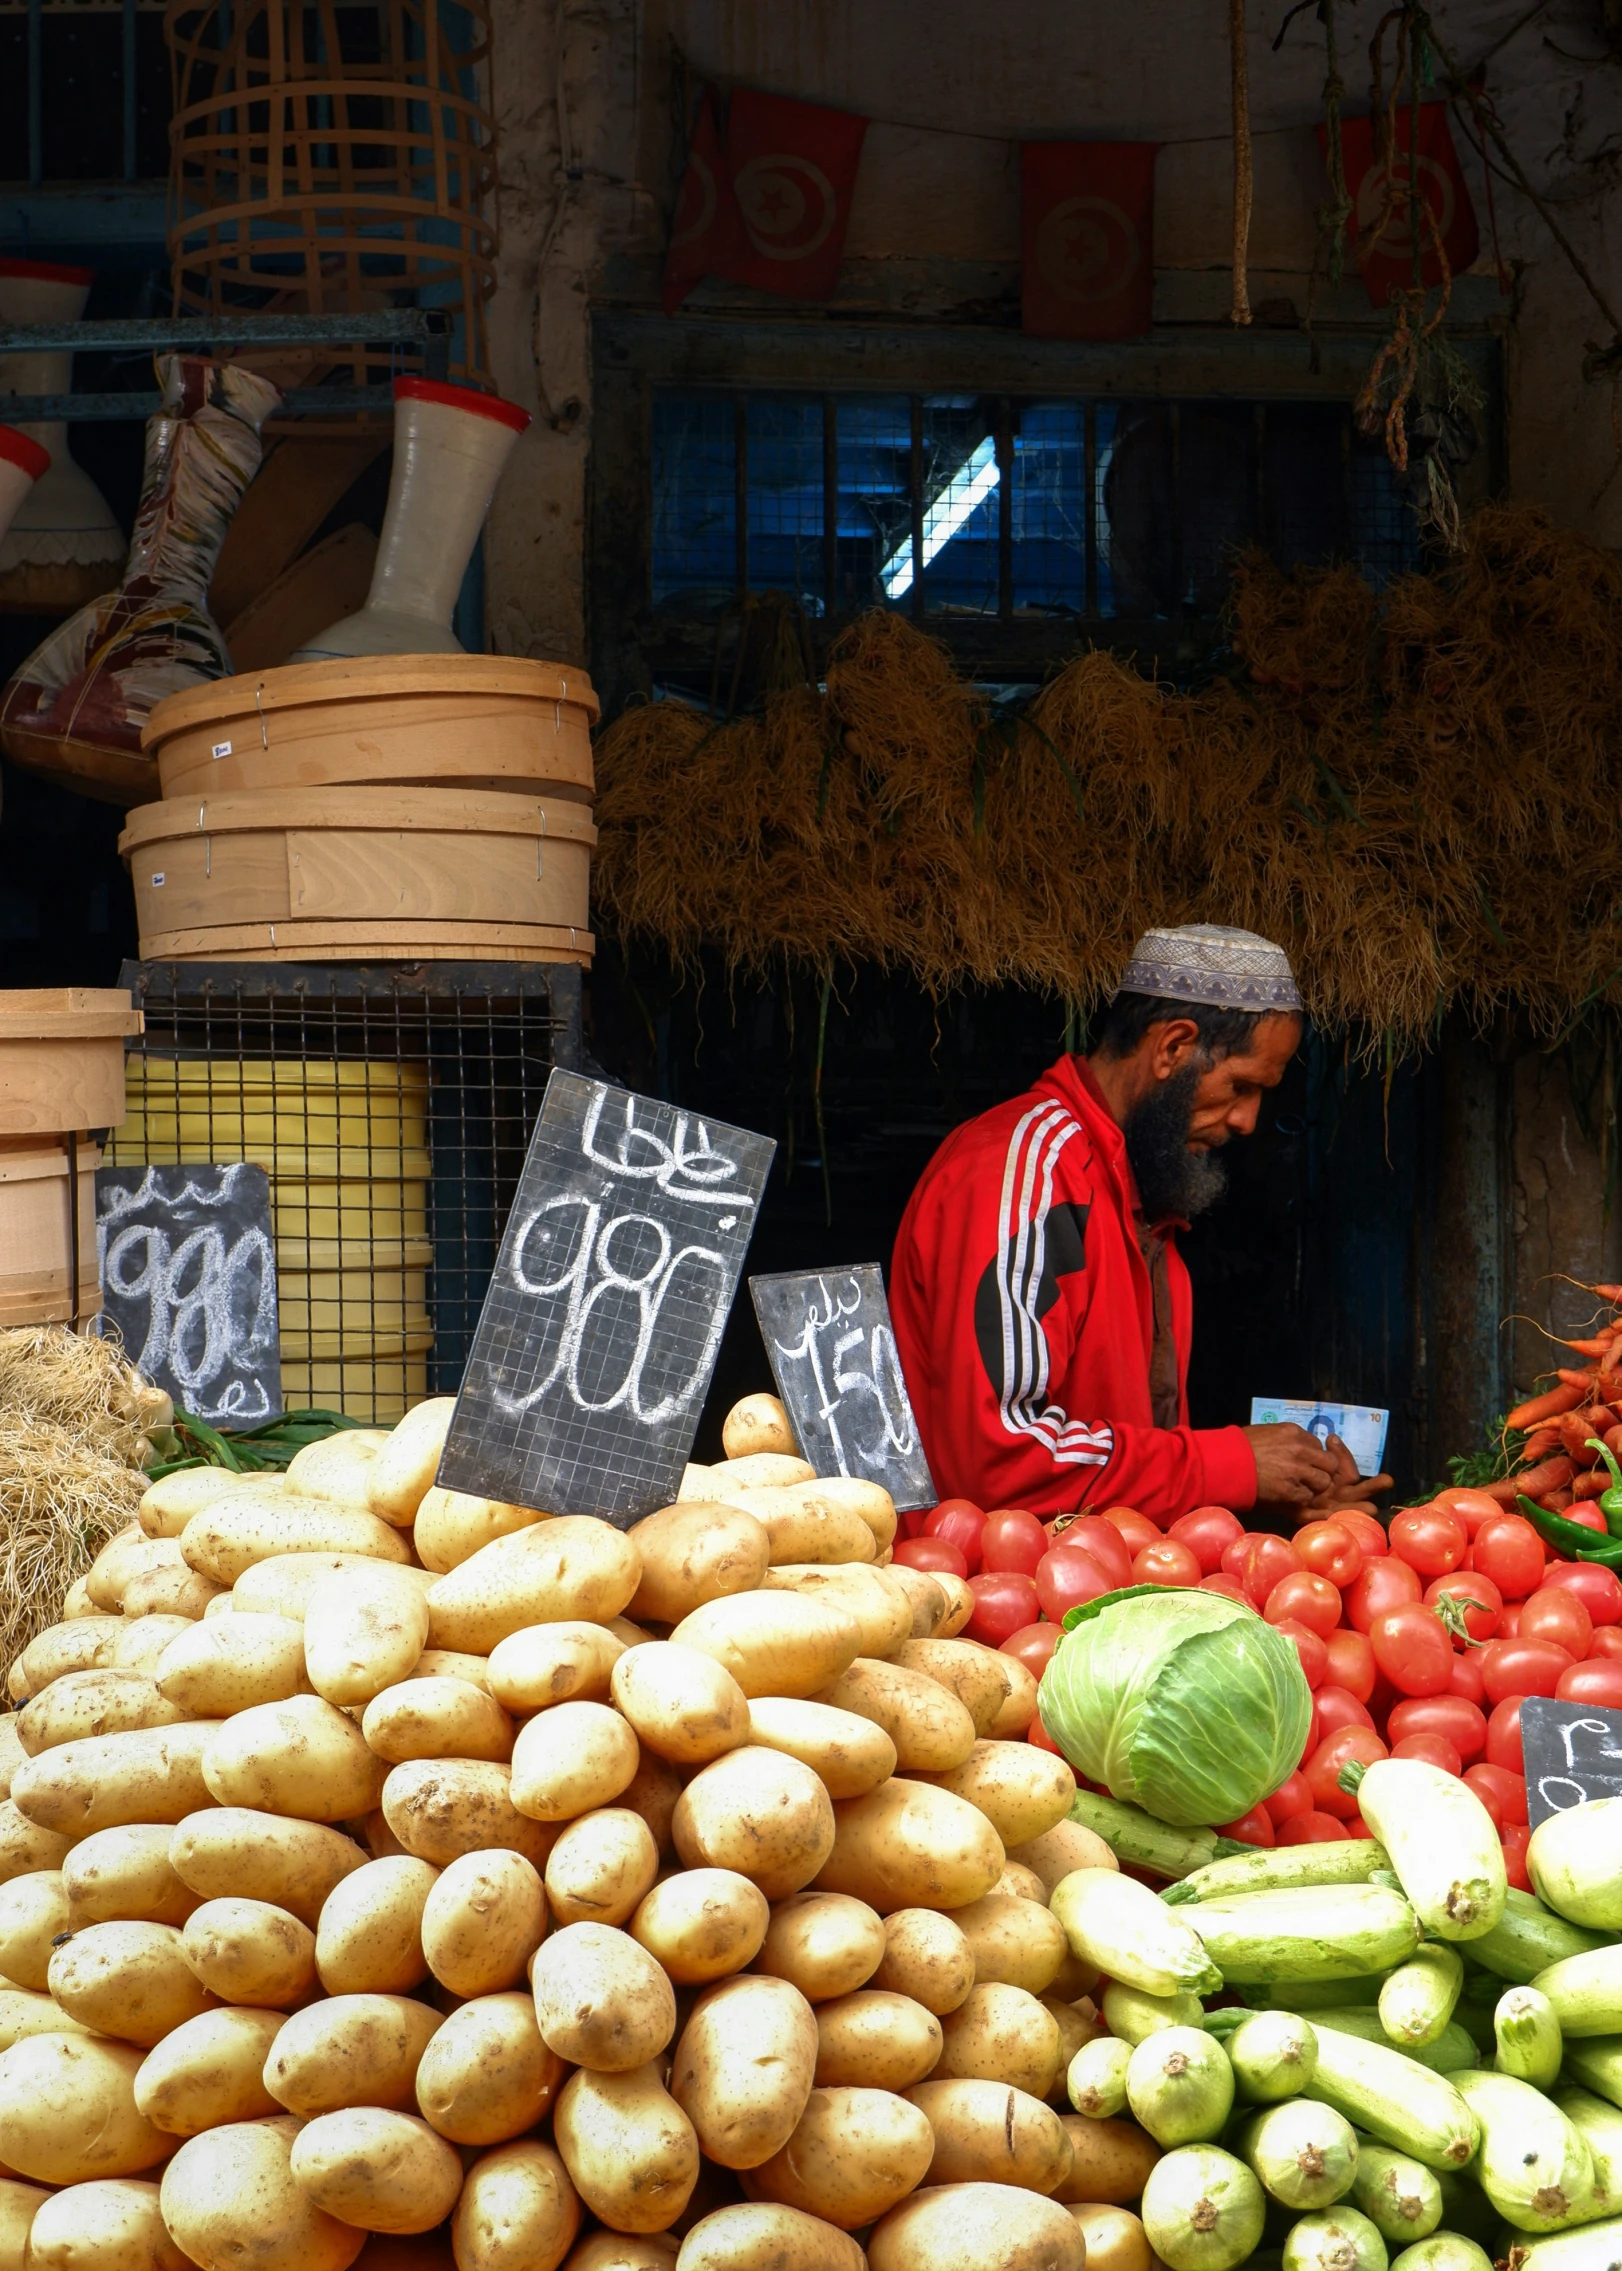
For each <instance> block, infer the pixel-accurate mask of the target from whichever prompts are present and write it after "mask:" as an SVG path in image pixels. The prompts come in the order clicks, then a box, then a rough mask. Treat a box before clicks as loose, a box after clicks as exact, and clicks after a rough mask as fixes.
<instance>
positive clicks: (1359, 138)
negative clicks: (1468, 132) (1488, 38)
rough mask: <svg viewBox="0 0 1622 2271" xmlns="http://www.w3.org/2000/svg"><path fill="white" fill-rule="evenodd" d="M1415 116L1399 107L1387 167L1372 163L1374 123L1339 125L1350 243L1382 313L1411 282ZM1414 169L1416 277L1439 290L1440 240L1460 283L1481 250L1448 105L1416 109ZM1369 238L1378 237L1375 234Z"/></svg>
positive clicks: (1353, 120)
mask: <svg viewBox="0 0 1622 2271" xmlns="http://www.w3.org/2000/svg"><path fill="white" fill-rule="evenodd" d="M1412 117H1413V112H1412V109H1411V108H1410V106H1409V105H1407V104H1406V103H1403V104H1399V105H1398V107H1397V122H1396V148H1395V151H1394V153H1393V158H1392V162H1391V164H1390V165H1389V166H1382V165H1378V164H1376V162H1375V157H1374V121H1373V120H1372V119H1371V118H1349V119H1346V120H1344V121H1343V122H1342V124H1341V130H1340V149H1341V162H1342V164H1343V165H1344V167H1345V169H1346V194H1347V195H1348V197H1350V199H1351V201H1352V214H1351V218H1350V219H1349V220H1348V221H1347V223H1346V236H1347V240H1348V243H1349V244H1350V245H1351V247H1352V249H1353V251H1354V253H1355V255H1356V258H1357V264H1358V267H1359V269H1360V270H1361V272H1362V276H1363V282H1364V284H1365V286H1366V287H1367V290H1368V295H1369V298H1370V299H1371V300H1372V301H1373V303H1374V305H1375V306H1376V307H1377V308H1383V307H1384V306H1385V304H1386V302H1387V300H1388V299H1389V298H1390V297H1391V294H1392V292H1393V291H1406V290H1408V289H1410V288H1411V286H1412V284H1413V281H1414V240H1413V225H1412V220H1411V217H1410V209H1409V198H1408V131H1409V126H1410V124H1411V121H1412ZM1318 147H1319V149H1320V150H1321V149H1323V148H1324V147H1325V137H1324V130H1323V128H1322V127H1321V126H1320V127H1319V128H1318ZM1416 170H1417V174H1418V182H1419V199H1420V205H1421V208H1422V209H1421V212H1420V216H1419V247H1420V253H1419V273H1420V279H1421V281H1422V282H1423V283H1424V284H1426V285H1434V284H1439V283H1440V282H1441V281H1442V263H1441V261H1440V260H1439V259H1438V258H1437V255H1436V240H1437V238H1438V237H1439V238H1440V239H1441V242H1442V248H1443V250H1444V251H1445V253H1446V254H1447V265H1448V268H1449V270H1450V271H1451V272H1452V274H1453V275H1455V276H1457V275H1458V274H1459V273H1460V271H1461V270H1463V269H1466V268H1468V267H1470V265H1471V264H1472V262H1473V261H1474V260H1475V257H1476V255H1477V253H1478V252H1479V251H1480V249H1481V238H1480V233H1479V231H1478V230H1477V227H1476V210H1475V207H1474V206H1473V205H1472V204H1471V202H1470V191H1469V189H1468V187H1467V185H1466V183H1465V179H1464V175H1463V173H1462V172H1461V171H1460V169H1459V154H1458V151H1457V150H1456V149H1455V148H1454V146H1453V135H1452V132H1451V130H1450V128H1449V126H1448V123H1447V105H1446V104H1445V103H1439V102H1435V103H1421V104H1420V106H1419V150H1418V162H1417V168H1416ZM1427 214H1428V215H1429V219H1428V220H1427V218H1426V216H1427ZM1382 215H1383V216H1384V219H1383V221H1382V218H1381V217H1382ZM1433 225H1434V233H1433ZM1371 231H1377V232H1378V233H1377V234H1371V233H1370V232H1371ZM1365 240H1366V241H1365Z"/></svg>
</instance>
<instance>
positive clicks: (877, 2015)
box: [816, 1987, 945, 2090]
mask: <svg viewBox="0 0 1622 2271" xmlns="http://www.w3.org/2000/svg"><path fill="white" fill-rule="evenodd" d="M816 2009H817V2086H818V2088H819V2089H837V2088H841V2087H846V2088H851V2089H865V2090H910V2089H911V2088H913V2086H914V2085H915V2084H916V2083H918V2082H922V2081H924V2080H926V2079H927V2078H928V2076H929V2075H930V2074H932V2073H933V2072H934V2070H935V2067H936V2065H937V2064H938V2063H939V2060H940V2054H941V2047H942V2044H943V2042H944V2040H945V2038H944V2036H943V2035H942V2033H941V2022H940V2020H939V2019H938V2018H937V2017H936V2016H935V2014H934V2012H933V2011H926V2010H925V2009H924V2006H923V2005H922V2003H915V2002H913V2000H912V1999H911V1997H910V1996H907V1995H897V1994H894V1993H892V1992H887V1991H886V1990H885V1989H883V1988H876V1987H868V1988H861V1989H858V1991H857V1992H856V1993H855V1994H852V1995H840V1996H836V1997H835V1998H834V1999H833V2001H831V2002H828V2003H819V2004H818V2005H817V2007H816Z"/></svg>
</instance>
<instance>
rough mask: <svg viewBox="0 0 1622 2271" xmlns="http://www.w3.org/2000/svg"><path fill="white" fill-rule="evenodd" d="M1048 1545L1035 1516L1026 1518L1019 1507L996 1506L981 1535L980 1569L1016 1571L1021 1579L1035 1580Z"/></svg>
mask: <svg viewBox="0 0 1622 2271" xmlns="http://www.w3.org/2000/svg"><path fill="white" fill-rule="evenodd" d="M1048 1544H1049V1539H1048V1534H1047V1532H1046V1530H1044V1529H1043V1527H1042V1525H1041V1523H1040V1522H1039V1521H1038V1520H1037V1519H1036V1516H1035V1515H1034V1514H1027V1513H1026V1512H1025V1509H1024V1508H1023V1507H1022V1506H999V1507H998V1508H997V1509H996V1510H995V1511H994V1512H993V1513H990V1514H988V1515H987V1516H986V1526H985V1528H984V1529H983V1530H982V1531H981V1533H980V1567H981V1568H982V1569H995V1570H1005V1569H1017V1570H1018V1571H1019V1573H1020V1575H1021V1576H1022V1577H1034V1576H1035V1575H1036V1565H1037V1563H1038V1562H1039V1561H1040V1560H1041V1558H1042V1556H1043V1555H1044V1554H1045V1553H1046V1552H1047V1550H1048Z"/></svg>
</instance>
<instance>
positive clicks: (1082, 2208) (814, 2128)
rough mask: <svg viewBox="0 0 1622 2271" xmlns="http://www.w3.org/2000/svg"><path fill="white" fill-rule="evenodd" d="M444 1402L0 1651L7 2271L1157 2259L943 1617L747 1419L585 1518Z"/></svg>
mask: <svg viewBox="0 0 1622 2271" xmlns="http://www.w3.org/2000/svg"><path fill="white" fill-rule="evenodd" d="M450 1408H451V1407H450V1404H449V1402H448V1400H443V1399H440V1400H436V1401H433V1402H430V1403H425V1404H422V1405H419V1406H418V1407H416V1409H414V1410H413V1411H411V1412H410V1413H408V1414H407V1416H406V1417H405V1419H403V1420H402V1421H401V1423H400V1424H399V1426H398V1427H396V1428H395V1429H394V1430H393V1432H392V1433H383V1432H381V1431H371V1430H356V1431H351V1432H347V1433H344V1434H340V1435H338V1436H335V1437H332V1438H330V1439H329V1440H327V1441H325V1442H322V1443H318V1444H315V1445H312V1446H310V1447H309V1448H307V1449H306V1450H304V1451H301V1452H300V1453H299V1454H298V1456H297V1458H296V1459H295V1460H294V1462H293V1464H292V1466H291V1467H290V1468H289V1470H288V1472H287V1474H286V1476H285V1477H277V1478H275V1479H273V1480H268V1481H267V1480H265V1479H263V1478H259V1477H253V1478H245V1477H240V1476H232V1475H228V1474H224V1473H222V1472H220V1471H219V1470H214V1469H209V1470H192V1471H187V1472H182V1473H178V1474H175V1475H172V1476H169V1477H167V1478H166V1479H164V1480H162V1481H160V1482H157V1483H155V1484H154V1485H153V1486H152V1487H151V1488H150V1489H149V1490H148V1492H147V1494H146V1497H145V1499H144V1500H143V1501H142V1504H141V1509H140V1519H139V1524H138V1526H136V1527H134V1528H132V1529H131V1530H130V1531H128V1532H127V1533H125V1534H124V1535H122V1536H120V1537H118V1538H116V1539H115V1540H114V1541H113V1542H112V1544H110V1545H109V1546H108V1547H107V1548H106V1550H105V1551H104V1552H103V1553H102V1555H101V1556H100V1558H99V1560H98V1561H97V1562H96V1563H95V1565H94V1567H93V1568H92V1569H91V1570H90V1572H89V1574H88V1575H87V1576H86V1577H85V1578H84V1579H83V1580H81V1581H80V1582H79V1583H78V1584H76V1585H75V1586H74V1587H73V1590H72V1592H71V1594H70V1595H69V1597H68V1600H67V1601H66V1603H65V1604H64V1614H63V1621H62V1622H61V1623H60V1624H57V1625H54V1626H52V1627H51V1628H50V1629H49V1630H48V1631H46V1632H44V1633H42V1634H40V1635H39V1637H38V1638H37V1639H35V1640H34V1641H33V1642H32V1643H31V1644H30V1645H29V1646H28V1648H27V1649H26V1650H25V1651H24V1653H23V1655H22V1656H21V1658H20V1659H19V1660H18V1662H17V1663H16V1664H15V1665H14V1666H13V1667H12V1668H11V1672H10V1693H11V1698H12V1701H13V1702H14V1704H15V1705H16V1706H17V1708H16V1710H15V1712H14V1714H13V1715H11V1716H8V1717H5V1718H3V1719H0V1790H5V1789H7V1788H8V1787H9V1795H8V1796H6V1798H5V1800H4V1802H3V1803H0V1975H3V1976H0V2271H89V2267H91V2266H94V2267H95V2271H184V2267H185V2266H186V2265H188V2264H192V2265H198V2266H201V2267H202V2271H342V2267H343V2266H345V2265H348V2264H351V2263H359V2264H361V2265H363V2266H364V2267H365V2271H448V2267H449V2266H451V2265H454V2266H456V2271H554V2267H556V2266H566V2267H567V2271H672V2267H674V2271H860V2267H861V2266H863V2265H864V2264H865V2265H868V2266H870V2267H871V2271H1082V2266H1083V2265H1084V2264H1085V2263H1086V2262H1087V2260H1088V2251H1089V2248H1090V2249H1091V2261H1092V2265H1093V2271H1149V2255H1148V2251H1147V2248H1146V2246H1145V2243H1144V2240H1143V2235H1142V2230H1141V2227H1140V2226H1139V2225H1138V2223H1137V2221H1136V2219H1135V2218H1134V2217H1132V2216H1131V2215H1129V2214H1127V2213H1126V2212H1125V2211H1124V2208H1123V2207H1122V2206H1120V2205H1118V2204H1119V2203H1123V2202H1125V2201H1127V2200H1130V2199H1133V2198H1135V2197H1136V2196H1137V2194H1138V2192H1139V2191H1140V2190H1141V2188H1142V2183H1143V2178H1144V2175H1145V2173H1146V2169H1147V2164H1148V2160H1152V2158H1153V2155H1154V2149H1153V2147H1151V2146H1149V2145H1148V2143H1147V2140H1146V2139H1143V2138H1142V2137H1141V2134H1140V2133H1138V2132H1136V2131H1133V2130H1132V2129H1131V2126H1130V2125H1129V2124H1126V2123H1100V2122H1096V2121H1085V2120H1082V2119H1080V2118H1079V2117H1076V2116H1073V2115H1069V2114H1067V2113H1065V2112H1064V2111H1063V2110H1062V2108H1063V2106H1064V2102H1065V2101H1064V2097H1063V2082H1064V2076H1065V2072H1066V2069H1067V2067H1068V2064H1069V2061H1070V2058H1071V2056H1072V2055H1073V2054H1074V2052H1075V2050H1076V2049H1077V2048H1078V2047H1079V2046H1080V2044H1081V2043H1082V2042H1084V2041H1086V2040H1088V2039H1090V2038H1091V2036H1092V2035H1093V2034H1094V2033H1095V2032H1096V2031H1098V2030H1097V2027H1096V2021H1095V2016H1094V2013H1093V2007H1092V2004H1091V2002H1090V2001H1089V2000H1088V1999H1087V1998H1088V1995H1089V1991H1090V1990H1091V1989H1092V1988H1094V1987H1095V1986H1096V1985H1097V1980H1096V1976H1095V1975H1094V1974H1093V1973H1091V1972H1089V1971H1087V1970H1086V1969H1085V1968H1084V1966H1083V1965H1082V1964H1081V1963H1080V1962H1079V1961H1078V1960H1077V1959H1076V1958H1075V1956H1073V1955H1072V1953H1071V1951H1070V1949H1069V1948H1068V1946H1067V1944H1066V1940H1065V1935H1064V1932H1063V1931H1062V1929H1061V1928H1060V1926H1059V1923H1058V1921H1057V1920H1056V1918H1055V1917H1054V1916H1053V1915H1052V1914H1051V1913H1050V1910H1049V1908H1048V1905H1047V1902H1048V1896H1049V1894H1050V1892H1051V1890H1052V1888H1053V1886H1054V1885H1055V1884H1056V1883H1057V1882H1058V1881H1059V1879H1060V1878H1061V1877H1063V1876H1064V1875H1065V1874H1067V1873H1068V1871H1070V1870H1071V1869H1073V1868H1077V1867H1099V1866H1102V1867H1112V1866H1113V1865H1114V1863H1113V1860H1112V1857H1111V1856H1110V1855H1109V1853H1108V1851H1107V1849H1106V1848H1105V1847H1103V1846H1102V1845H1101V1844H1100V1843H1099V1841H1098V1840H1097V1839H1096V1838H1094V1837H1093V1836H1092V1835H1091V1834H1090V1833H1089V1832H1088V1831H1087V1830H1085V1829H1083V1828H1081V1827H1080V1826H1079V1825H1077V1824H1074V1823H1072V1822H1070V1821H1069V1820H1068V1818H1067V1816H1068V1813H1069V1808H1070V1805H1071V1802H1072V1799H1073V1797H1074V1794H1075V1784H1074V1781H1073V1778H1072V1776H1071V1774H1070V1771H1069V1769H1068V1767H1066V1766H1065V1764H1064V1762H1063V1761H1062V1760H1061V1759H1058V1758H1056V1757H1055V1756H1054V1755H1053V1754H1052V1753H1051V1752H1049V1751H1047V1750H1044V1749H1042V1748H1039V1747H1037V1746H1035V1745H1033V1744H1030V1743H1028V1742H1026V1741H1025V1740H1024V1739H1023V1738H1024V1736H1025V1733H1026V1730H1027V1728H1028V1726H1029V1724H1030V1721H1031V1718H1032V1715H1033V1712H1034V1708H1035V1687H1034V1684H1033V1682H1032V1681H1031V1679H1030V1676H1029V1674H1028V1673H1027V1672H1026V1671H1025V1670H1024V1668H1023V1667H1022V1666H1021V1665H1019V1664H1018V1663H1016V1662H1015V1661H1014V1660H1013V1659H1012V1658H1010V1657H1006V1656H1003V1655H1000V1654H997V1653H995V1652H993V1651H991V1650H989V1649H986V1648H983V1647H980V1646H979V1645H977V1644H975V1643H973V1642H969V1641H965V1640H962V1639H958V1638H955V1637H954V1635H955V1634H956V1633H957V1632H958V1631H959V1630H960V1628H961V1626H962V1625H963V1623H964V1622H965V1621H966V1619H967V1617H968V1614H969V1612H970V1609H971V1606H972V1603H971V1600H970V1597H969V1594H968V1590H967V1588H966V1587H965V1586H964V1585H962V1584H961V1583H960V1582H959V1581H958V1580H956V1579H954V1578H950V1577H935V1576H926V1575H924V1574H923V1573H922V1572H919V1571H914V1570H910V1569H905V1568H900V1567H895V1566H893V1565H891V1563H890V1545H891V1540H892V1537H893V1535H894V1532H895V1525H896V1517H895V1510H894V1507H893V1506H892V1504H891V1502H890V1500H889V1498H888V1497H887V1495H886V1494H885V1492H884V1491H882V1490H880V1489H878V1488H876V1487H875V1486H873V1485H871V1484H866V1483H860V1482H852V1481H846V1480H839V1479H836V1480H832V1481H827V1480H824V1481H819V1480H817V1479H816V1478H815V1476H814V1475H813V1473H812V1470H811V1469H810V1467H809V1466H807V1465H806V1464H805V1463H804V1462H803V1461H802V1460H799V1459H797V1458H796V1457H794V1456H793V1453H792V1448H791V1446H790V1439H789V1436H788V1431H787V1426H786V1423H785V1421H784V1419H783V1415H782V1411H781V1407H780V1406H778V1405H777V1404H776V1403H775V1401H774V1400H773V1399H771V1398H769V1397H750V1398H748V1399H746V1400H745V1402H744V1403H743V1404H741V1405H739V1406H738V1407H737V1409H736V1410H735V1411H734V1412H733V1414H732V1415H731V1417H730V1418H729V1420H728V1423H727V1430H726V1447H727V1452H728V1457H727V1459H726V1460H725V1462H724V1463H723V1464H722V1465H720V1466H716V1467H710V1468H689V1470H688V1472H687V1475H686V1477H685V1479H684V1482H683V1485H682V1490H681V1495H680V1498H679V1499H678V1501H677V1503H676V1504H675V1505H673V1506H668V1507H666V1508H664V1509H663V1510H662V1511H661V1512H659V1513H656V1514H653V1515H651V1516H650V1517H649V1518H648V1519H647V1520H645V1521H643V1522H640V1523H638V1524H637V1525H636V1526H635V1527H634V1528H633V1529H631V1530H630V1531H629V1532H628V1533H622V1532H621V1531H619V1530H617V1529H615V1528H614V1527H612V1526H611V1525H610V1524H609V1523H607V1522H600V1521H595V1520H590V1519H578V1518H572V1517H566V1516H565V1517H546V1516H543V1515H540V1514H537V1513H536V1512H535V1511H534V1510H533V1509H530V1508H525V1507H518V1506H508V1505H500V1504H495V1503H492V1502H490V1501H487V1500H483V1499H478V1498H472V1497H467V1496H464V1495H461V1494H458V1493H456V1492H454V1491H448V1490H444V1489H441V1488H439V1487H437V1486H436V1485H435V1484H434V1474H435V1471H436V1468H437V1465H438V1461H439V1456H440V1452H441V1448H442V1446H443V1441H444V1435H445V1430H446V1426H447V1424H448V1421H449V1416H450ZM1146 2155H1147V2159H1146V2158H1145V2156H1146Z"/></svg>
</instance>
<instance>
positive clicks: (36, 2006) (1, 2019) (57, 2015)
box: [0, 1987, 95, 2264]
mask: <svg viewBox="0 0 1622 2271" xmlns="http://www.w3.org/2000/svg"><path fill="white" fill-rule="evenodd" d="M94 2032H95V2029H94V2028H93V2027H87V2026H81V2025H80V2023H79V2021H78V2020H77V2019H70V2018H69V2017H68V2015H67V2013H66V2012H65V2011H60V2010H58V2009H57V2007H56V2005H55V2003H53V2002H52V2000H51V1998H50V1996H49V1995H35V1994H33V1993H31V1992H30V1990H29V1989H28V1988H26V1987H3V1988H0V2050H9V2049H10V2048H11V2046H12V2044H13V2043H14V2042H21V2041H22V2040H23V2038H24V2036H26V2035H31V2034H93V2033H94ZM4 2260H5V2259H4V2257H3V2256H0V2264H3V2263H4Z"/></svg>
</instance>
